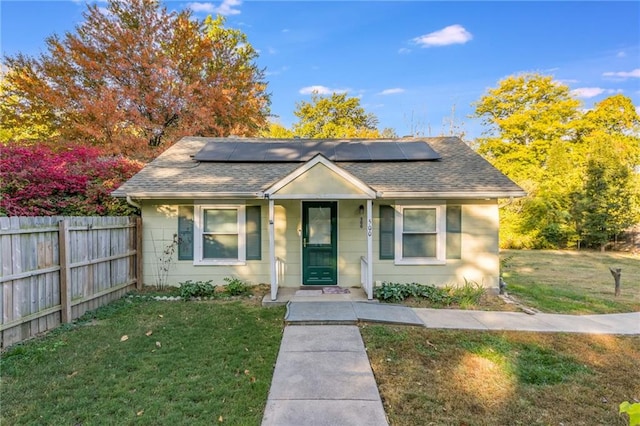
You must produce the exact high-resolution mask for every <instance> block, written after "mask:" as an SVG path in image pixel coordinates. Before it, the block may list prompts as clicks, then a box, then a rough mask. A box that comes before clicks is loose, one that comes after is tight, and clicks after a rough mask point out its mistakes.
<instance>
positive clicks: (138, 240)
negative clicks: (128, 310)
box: [136, 217, 142, 290]
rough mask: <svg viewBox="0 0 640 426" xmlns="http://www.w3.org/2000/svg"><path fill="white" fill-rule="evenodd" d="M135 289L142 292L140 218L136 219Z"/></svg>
mask: <svg viewBox="0 0 640 426" xmlns="http://www.w3.org/2000/svg"><path fill="white" fill-rule="evenodd" d="M136 289H138V290H142V218H141V217H136Z"/></svg>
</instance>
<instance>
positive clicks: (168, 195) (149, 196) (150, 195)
mask: <svg viewBox="0 0 640 426" xmlns="http://www.w3.org/2000/svg"><path fill="white" fill-rule="evenodd" d="M112 195H113V196H114V197H117V198H126V199H127V202H129V200H130V199H132V198H136V199H138V200H140V199H144V200H161V199H202V198H207V199H212V198H215V199H230V198H248V199H254V198H264V194H263V193H262V192H129V193H125V194H123V193H121V194H112Z"/></svg>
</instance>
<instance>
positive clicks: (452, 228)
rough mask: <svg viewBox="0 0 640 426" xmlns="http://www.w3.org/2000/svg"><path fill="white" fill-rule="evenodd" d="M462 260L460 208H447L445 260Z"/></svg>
mask: <svg viewBox="0 0 640 426" xmlns="http://www.w3.org/2000/svg"><path fill="white" fill-rule="evenodd" d="M460 258H462V207H461V206H447V259H460Z"/></svg>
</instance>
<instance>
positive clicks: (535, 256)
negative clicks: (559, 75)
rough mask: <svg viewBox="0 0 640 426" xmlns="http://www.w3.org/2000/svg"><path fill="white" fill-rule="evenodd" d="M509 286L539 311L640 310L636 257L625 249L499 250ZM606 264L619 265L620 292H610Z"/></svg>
mask: <svg viewBox="0 0 640 426" xmlns="http://www.w3.org/2000/svg"><path fill="white" fill-rule="evenodd" d="M501 258H502V259H503V260H506V261H504V262H502V264H503V270H502V273H503V277H504V279H505V281H506V282H507V284H508V287H507V292H508V293H509V294H512V295H514V296H515V297H517V298H518V299H519V300H521V301H522V302H523V303H524V304H526V305H529V306H531V307H534V308H536V309H539V310H541V311H543V312H553V313H566V314H607V313H617V312H635V311H640V283H639V282H638V281H637V280H636V279H634V277H638V276H640V258H639V257H638V256H637V255H632V254H628V253H611V252H607V253H601V252H593V251H568V250H503V251H502V252H501ZM609 267H616V268H622V294H621V296H620V297H615V295H614V282H613V278H612V277H611V274H610V272H609Z"/></svg>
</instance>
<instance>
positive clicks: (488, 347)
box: [361, 325, 640, 426]
mask: <svg viewBox="0 0 640 426" xmlns="http://www.w3.org/2000/svg"><path fill="white" fill-rule="evenodd" d="M361 331H362V336H363V339H364V342H365V345H366V348H367V354H368V355H369V359H370V361H371V366H372V368H373V371H374V375H375V377H376V381H377V383H378V388H379V390H380V394H381V397H382V400H383V404H384V408H385V411H386V413H387V415H388V417H389V420H390V424H391V425H393V426H404V425H407V426H409V425H430V424H432V425H469V426H471V425H558V424H566V425H591V424H593V425H598V424H602V425H604V424H606V425H625V424H626V420H625V419H624V417H622V416H620V415H619V414H618V406H619V404H620V403H621V402H623V401H634V400H638V399H640V381H639V380H638V378H639V375H638V365H640V336H626V337H622V336H604V335H582V334H566V333H530V332H480V331H453V330H431V329H424V328H409V327H398V326H391V325H365V326H362V327H361Z"/></svg>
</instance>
